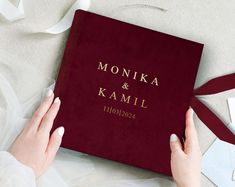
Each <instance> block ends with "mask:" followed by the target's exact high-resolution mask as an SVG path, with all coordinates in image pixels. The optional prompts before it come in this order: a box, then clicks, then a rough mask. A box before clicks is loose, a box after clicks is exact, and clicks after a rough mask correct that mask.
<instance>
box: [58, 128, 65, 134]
mask: <svg viewBox="0 0 235 187" xmlns="http://www.w3.org/2000/svg"><path fill="white" fill-rule="evenodd" d="M58 134H59V135H60V136H63V135H64V127H59V128H58Z"/></svg>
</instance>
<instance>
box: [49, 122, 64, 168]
mask: <svg viewBox="0 0 235 187" xmlns="http://www.w3.org/2000/svg"><path fill="white" fill-rule="evenodd" d="M63 135H64V127H59V128H57V129H56V130H55V131H54V132H53V133H52V135H51V137H50V140H49V143H48V146H47V162H48V164H50V163H51V162H52V161H53V160H54V158H55V155H56V153H57V151H58V149H59V148H60V144H61V142H62V137H63Z"/></svg>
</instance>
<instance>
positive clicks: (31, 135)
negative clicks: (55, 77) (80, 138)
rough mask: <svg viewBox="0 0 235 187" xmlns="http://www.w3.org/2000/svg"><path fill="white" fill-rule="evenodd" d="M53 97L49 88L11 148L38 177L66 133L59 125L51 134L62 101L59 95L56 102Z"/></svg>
mask: <svg viewBox="0 0 235 187" xmlns="http://www.w3.org/2000/svg"><path fill="white" fill-rule="evenodd" d="M53 99H54V93H53V91H52V90H49V91H48V92H47V94H46V98H45V99H44V101H43V102H42V103H41V105H40V106H39V108H38V109H37V110H36V112H35V113H34V115H33V117H32V118H31V120H29V122H28V123H27V124H26V127H25V128H24V129H23V131H22V133H21V134H20V135H19V136H18V137H17V139H16V140H15V142H14V143H13V144H12V146H11V148H10V150H9V152H10V153H11V154H12V155H13V156H14V157H15V158H16V159H17V160H18V161H20V162H21V163H23V164H24V165H26V166H29V167H31V168H32V169H33V171H34V173H35V176H36V177H39V176H40V175H42V174H43V173H44V172H45V171H46V170H47V168H48V167H49V165H50V164H51V162H52V161H53V159H54V157H55V155H56V152H57V151H58V149H59V147H60V144H61V141H62V136H63V134H64V128H63V127H59V128H58V129H56V130H55V131H54V132H53V133H52V135H51V136H50V131H51V128H52V125H53V122H54V119H55V117H56V115H57V113H58V111H59V108H60V103H61V102H60V99H59V98H58V97H57V98H56V99H55V100H54V102H53Z"/></svg>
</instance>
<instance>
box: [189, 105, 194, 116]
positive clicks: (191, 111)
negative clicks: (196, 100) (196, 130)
mask: <svg viewBox="0 0 235 187" xmlns="http://www.w3.org/2000/svg"><path fill="white" fill-rule="evenodd" d="M189 110H190V114H191V116H193V114H194V111H193V109H192V108H191V107H190V108H189Z"/></svg>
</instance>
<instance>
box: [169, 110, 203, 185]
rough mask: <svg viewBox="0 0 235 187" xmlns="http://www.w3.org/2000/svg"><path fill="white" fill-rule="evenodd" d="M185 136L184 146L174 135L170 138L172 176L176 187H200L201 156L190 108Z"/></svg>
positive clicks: (187, 114)
mask: <svg viewBox="0 0 235 187" xmlns="http://www.w3.org/2000/svg"><path fill="white" fill-rule="evenodd" d="M185 136H186V140H185V142H184V145H182V144H181V142H180V140H179V139H178V137H177V136H176V135H175V134H172V135H171V137H170V148H171V170H172V174H173V177H174V180H175V182H176V184H177V186H178V187H200V182H201V179H200V178H201V158H202V154H201V151H200V147H199V143H198V138H197V132H196V129H195V126H194V122H193V110H192V109H191V108H190V109H188V111H187V113H186V129H185Z"/></svg>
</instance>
